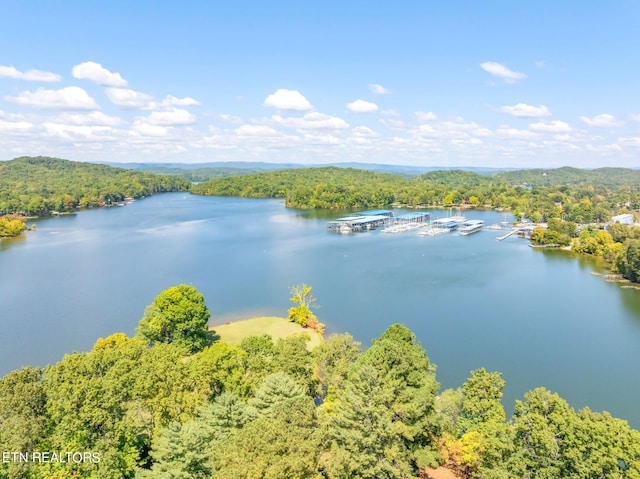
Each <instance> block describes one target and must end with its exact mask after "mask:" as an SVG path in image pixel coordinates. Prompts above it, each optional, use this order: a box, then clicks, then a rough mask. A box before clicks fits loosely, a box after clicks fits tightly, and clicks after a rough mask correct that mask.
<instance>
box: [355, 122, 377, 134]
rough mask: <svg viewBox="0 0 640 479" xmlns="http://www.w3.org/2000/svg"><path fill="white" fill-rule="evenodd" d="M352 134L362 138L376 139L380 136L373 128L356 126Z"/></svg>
mask: <svg viewBox="0 0 640 479" xmlns="http://www.w3.org/2000/svg"><path fill="white" fill-rule="evenodd" d="M352 133H353V134H354V136H362V137H375V136H378V134H377V133H376V132H375V131H373V130H372V129H371V128H369V127H366V126H362V125H360V126H356V127H355V128H354V129H353V130H352Z"/></svg>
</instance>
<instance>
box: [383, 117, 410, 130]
mask: <svg viewBox="0 0 640 479" xmlns="http://www.w3.org/2000/svg"><path fill="white" fill-rule="evenodd" d="M378 123H380V124H381V125H384V126H386V127H387V128H389V129H390V130H404V129H405V128H406V126H407V125H406V124H405V122H404V121H402V120H395V119H393V118H389V119H385V118H381V119H379V120H378Z"/></svg>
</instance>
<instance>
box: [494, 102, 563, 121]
mask: <svg viewBox="0 0 640 479" xmlns="http://www.w3.org/2000/svg"><path fill="white" fill-rule="evenodd" d="M499 111H500V112H502V113H506V114H507V115H511V116H517V117H518V118H538V117H542V116H549V115H551V112H550V111H549V109H548V108H547V107H546V106H544V105H540V106H533V105H527V104H526V103H518V104H516V105H507V106H503V107H500V109H499Z"/></svg>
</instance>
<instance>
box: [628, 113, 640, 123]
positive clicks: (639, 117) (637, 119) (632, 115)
mask: <svg viewBox="0 0 640 479" xmlns="http://www.w3.org/2000/svg"><path fill="white" fill-rule="evenodd" d="M629 116H630V117H631V119H632V120H633V121H637V122H640V115H635V114H631V115H629Z"/></svg>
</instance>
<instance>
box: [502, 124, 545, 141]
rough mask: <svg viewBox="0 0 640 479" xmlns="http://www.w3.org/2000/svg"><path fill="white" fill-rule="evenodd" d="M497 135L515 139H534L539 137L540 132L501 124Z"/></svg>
mask: <svg viewBox="0 0 640 479" xmlns="http://www.w3.org/2000/svg"><path fill="white" fill-rule="evenodd" d="M496 135H497V136H499V137H500V138H513V139H519V140H524V139H532V138H537V137H538V134H537V133H534V132H533V131H529V130H519V129H517V128H511V127H509V126H501V127H500V128H498V129H497V130H496Z"/></svg>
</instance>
